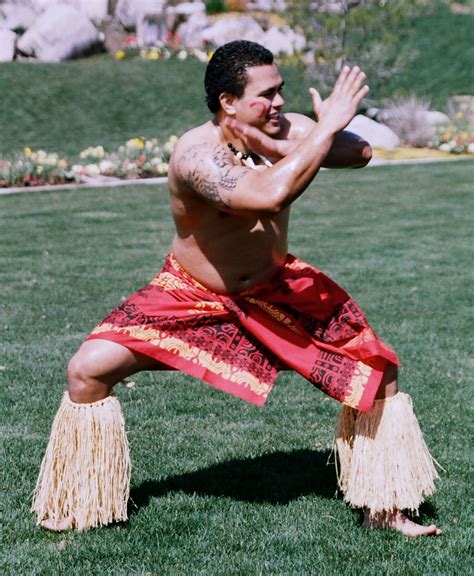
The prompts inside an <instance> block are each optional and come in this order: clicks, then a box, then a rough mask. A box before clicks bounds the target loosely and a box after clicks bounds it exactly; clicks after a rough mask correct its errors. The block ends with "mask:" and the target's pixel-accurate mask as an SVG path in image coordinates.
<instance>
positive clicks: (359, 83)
mask: <svg viewBox="0 0 474 576" xmlns="http://www.w3.org/2000/svg"><path fill="white" fill-rule="evenodd" d="M365 79H366V75H365V74H364V72H362V70H361V69H360V68H359V67H358V66H354V67H353V68H349V66H344V68H343V69H342V70H341V73H340V74H339V77H338V79H337V80H336V83H335V85H334V88H333V91H332V92H331V94H330V95H329V97H328V98H326V99H325V100H323V99H322V98H321V96H320V95H319V93H318V91H317V90H315V89H314V88H310V89H309V92H310V94H311V97H312V99H313V110H314V113H315V114H316V116H317V118H318V124H319V125H320V127H321V128H326V129H328V130H329V131H331V132H338V131H339V130H342V129H343V128H345V127H346V126H347V125H348V124H349V122H350V121H351V120H352V118H353V117H354V116H355V114H356V113H357V109H358V107H359V104H360V103H361V101H362V99H363V98H364V97H365V96H366V95H367V94H368V92H369V87H368V86H367V85H366V84H364V81H365Z"/></svg>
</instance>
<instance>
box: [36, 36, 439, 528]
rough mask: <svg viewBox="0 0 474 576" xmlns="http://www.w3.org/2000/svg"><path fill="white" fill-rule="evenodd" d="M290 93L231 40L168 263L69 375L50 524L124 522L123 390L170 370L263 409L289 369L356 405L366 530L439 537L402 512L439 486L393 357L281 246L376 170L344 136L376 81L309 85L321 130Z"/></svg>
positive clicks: (343, 446) (263, 59) (173, 189)
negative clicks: (333, 171)
mask: <svg viewBox="0 0 474 576" xmlns="http://www.w3.org/2000/svg"><path fill="white" fill-rule="evenodd" d="M282 88H283V79H282V77H281V75H280V72H279V70H278V67H277V66H276V65H275V63H274V61H273V56H272V54H271V52H269V51H268V50H266V49H265V48H263V47H262V46H260V45H258V44H255V43H252V42H246V41H237V42H231V43H229V44H226V45H224V46H222V47H221V48H219V49H218V50H217V51H216V52H215V54H214V56H213V57H212V59H211V60H210V62H209V64H208V67H207V70H206V76H205V89H206V99H207V104H208V107H209V109H210V111H211V113H212V114H213V115H214V116H213V118H212V119H211V120H209V121H208V122H206V123H204V124H203V125H201V126H198V127H196V128H194V129H192V130H190V131H189V132H187V133H186V134H184V135H183V136H182V137H181V139H180V140H179V142H178V143H177V145H176V149H175V151H174V153H173V156H172V159H171V163H170V170H169V190H170V200H171V211H172V214H173V217H174V220H175V224H176V236H175V238H174V241H173V244H172V247H171V251H170V253H169V255H168V257H167V259H166V261H165V264H164V267H163V269H162V270H161V271H160V272H159V273H158V274H157V275H156V277H155V278H154V279H153V280H151V282H150V283H149V284H147V285H146V286H145V287H143V288H142V289H140V290H139V291H138V292H136V293H135V294H133V295H132V296H130V297H129V298H128V299H127V300H126V301H125V302H123V303H122V304H121V305H120V306H119V307H118V308H117V309H115V310H114V311H113V312H111V313H110V314H109V315H108V316H107V317H106V318H105V319H104V320H103V321H102V322H100V323H99V324H98V326H96V328H94V329H93V331H92V333H91V334H90V335H89V337H88V338H87V339H86V341H85V342H84V343H83V344H82V346H81V347H80V349H79V351H78V352H77V353H76V354H75V356H74V357H73V358H72V360H71V361H70V363H69V366H68V391H67V392H66V394H65V397H64V399H63V403H62V405H61V407H60V410H59V412H58V414H57V416H56V419H55V421H54V423H53V429H52V432H51V438H50V442H49V445H48V448H47V452H46V455H45V457H44V460H43V464H42V466H41V471H40V476H39V479H38V483H37V486H36V490H35V495H34V500H33V510H34V511H35V512H36V514H37V516H38V522H39V524H40V525H41V526H43V527H45V528H48V529H51V530H66V529H70V528H76V529H78V530H85V529H88V528H92V527H96V526H100V525H105V524H109V523H111V522H116V521H122V520H125V519H126V517H127V510H126V509H127V500H128V496H129V482H130V460H129V455H128V445H127V439H126V435H125V430H124V423H123V417H122V413H121V410H120V406H119V404H118V400H117V399H116V398H115V397H114V396H112V395H111V394H112V388H113V386H114V385H115V384H117V383H118V382H119V381H121V380H123V379H124V378H126V377H127V376H129V375H131V374H133V373H135V372H138V371H141V370H149V369H159V368H170V367H171V368H174V369H178V370H181V371H183V372H186V373H188V374H191V375H193V376H196V377H198V378H201V379H202V380H204V381H206V382H208V383H209V384H211V385H212V386H215V387H217V388H219V389H221V390H224V391H226V392H229V393H231V394H234V395H235V396H238V397H240V398H243V399H244V400H247V401H249V402H252V403H254V404H256V405H260V406H261V405H263V403H264V402H265V399H266V398H267V396H268V394H269V392H270V390H271V387H272V385H273V383H274V381H275V379H276V377H277V374H278V372H279V371H280V370H281V369H292V370H295V371H297V372H298V373H300V374H301V375H303V376H304V377H305V378H306V379H308V380H309V381H310V382H312V383H313V384H314V385H315V386H317V387H318V388H320V389H321V390H322V391H323V392H325V393H327V394H329V395H330V396H331V397H333V398H335V399H336V400H338V401H339V402H341V403H342V404H343V405H344V406H343V408H342V412H341V417H340V420H339V423H338V426H337V431H336V440H335V445H336V449H337V452H338V455H339V461H340V468H339V482H340V487H341V489H342V491H343V493H344V495H345V500H346V501H347V502H348V504H350V505H351V506H353V507H356V508H361V509H363V510H364V511H365V521H364V523H365V525H366V526H369V527H374V528H390V529H395V530H398V531H400V532H401V533H403V534H405V535H409V536H416V535H429V534H439V533H440V530H439V529H438V528H437V527H436V526H434V525H431V526H421V525H419V524H417V523H415V522H413V521H412V520H409V519H408V517H407V516H406V511H412V512H415V513H416V512H417V510H418V508H419V506H420V504H421V502H422V501H423V498H424V497H425V496H426V495H430V494H432V493H433V491H434V480H435V478H436V477H437V473H436V470H435V468H434V466H433V461H432V458H431V456H430V454H429V451H428V449H427V447H426V445H425V443H424V440H423V436H422V434H421V431H420V428H419V426H418V422H417V420H416V417H415V415H414V413H413V410H412V405H411V400H410V398H409V396H408V395H407V394H405V393H402V392H398V388H397V365H398V359H397V356H396V354H395V352H394V351H393V350H392V349H391V348H390V347H389V346H387V345H386V344H385V343H384V342H382V341H381V340H380V339H379V338H378V337H377V336H376V335H375V333H374V331H373V330H372V328H371V327H370V326H369V324H368V322H367V320H366V318H365V316H364V314H363V312H362V310H361V309H360V307H359V306H358V305H357V303H356V302H355V301H354V300H353V299H352V298H351V297H350V296H349V295H348V294H347V293H346V292H345V291H344V290H343V289H342V288H341V287H339V286H338V285H337V284H336V283H335V282H333V281H332V280H331V279H329V278H328V277H327V276H325V275H324V274H323V273H322V272H320V271H319V270H317V269H316V268H314V267H313V266H311V265H310V264H308V263H306V262H304V261H302V260H300V259H299V258H297V257H296V256H293V255H291V254H289V253H288V248H287V242H288V240H287V236H288V224H289V215H290V208H291V205H292V203H293V202H294V201H296V200H297V199H298V197H299V196H300V195H301V194H303V193H304V192H305V190H306V189H307V188H308V186H309V184H310V183H311V182H312V181H313V180H314V178H315V177H316V176H317V174H318V171H319V169H320V168H321V167H322V166H327V167H362V166H364V165H365V164H367V162H368V161H369V160H370V157H371V150H370V146H369V145H368V144H367V142H364V141H363V140H362V139H360V138H358V137H357V136H355V135H353V134H350V133H347V132H344V131H343V130H344V128H345V127H346V126H347V124H348V123H349V122H350V120H351V119H352V118H353V116H354V115H355V114H356V111H357V108H358V105H359V104H360V102H361V100H362V99H363V98H364V96H365V95H366V94H367V93H368V87H367V86H366V85H365V75H364V73H363V72H362V71H361V70H360V69H359V68H358V67H353V68H349V67H344V68H343V70H342V72H341V74H340V76H339V78H338V80H337V82H336V84H335V86H334V89H333V91H332V93H331V94H330V96H329V97H328V98H327V99H325V100H323V99H322V98H321V97H320V95H319V94H318V92H317V91H316V90H315V89H311V90H310V97H311V100H312V105H313V109H314V113H315V116H316V118H317V122H315V121H313V120H311V119H310V118H308V117H306V116H302V115H299V114H291V113H286V114H284V113H283V112H282V108H283V104H284V98H283V95H282ZM308 193H314V191H313V192H311V191H310V192H308ZM315 201H317V199H316V198H315ZM315 481H316V479H315Z"/></svg>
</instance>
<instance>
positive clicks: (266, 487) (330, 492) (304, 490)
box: [130, 450, 337, 514]
mask: <svg viewBox="0 0 474 576" xmlns="http://www.w3.org/2000/svg"><path fill="white" fill-rule="evenodd" d="M330 455H331V451H330V450H320V451H319V450H316V451H315V450H295V451H293V452H274V453H271V454H264V455H262V456H257V457H256V458H245V459H236V460H229V461H228V462H222V463H219V464H213V465H212V466H208V467H206V468H203V469H202V470H197V471H195V472H187V473H185V474H178V475H176V476H171V477H169V478H166V479H164V480H146V481H145V482H143V483H142V484H141V485H140V486H138V487H136V488H134V489H132V491H131V494H130V498H131V502H132V504H131V507H130V513H131V514H133V513H134V512H135V513H136V512H137V511H138V510H139V509H140V508H142V507H144V506H147V505H148V504H149V501H150V499H151V498H158V497H160V496H164V495H165V494H168V493H169V492H184V493H186V494H198V495H203V496H216V497H222V496H224V497H228V498H233V499H235V500H242V501H244V502H256V503H259V502H260V503H264V502H266V503H270V504H287V503H288V502H290V501H291V500H295V499H296V498H299V497H300V496H306V495H309V494H315V495H317V496H322V497H324V498H334V497H335V494H336V490H337V481H336V470H335V466H334V462H333V459H332V457H331V462H330V463H329V465H328V459H329V457H330Z"/></svg>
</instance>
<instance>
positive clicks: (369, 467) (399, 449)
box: [336, 392, 438, 517]
mask: <svg viewBox="0 0 474 576" xmlns="http://www.w3.org/2000/svg"><path fill="white" fill-rule="evenodd" d="M336 451H337V452H338V455H339V463H340V471H339V473H338V479H339V485H340V488H341V490H342V492H343V493H344V500H345V501H346V502H347V503H348V504H350V505H351V506H352V507H354V508H365V509H367V510H368V512H369V514H370V516H371V517H377V516H379V515H381V514H386V513H392V512H395V511H397V510H409V511H411V512H413V513H415V514H416V513H418V508H419V506H420V504H421V503H422V501H423V499H424V497H425V496H429V495H431V494H433V493H434V491H435V485H434V480H435V479H436V478H438V474H437V472H436V469H435V467H434V461H433V458H432V457H431V455H430V453H429V450H428V448H427V446H426V444H425V441H424V439H423V435H422V432H421V430H420V426H419V424H418V420H417V418H416V416H415V414H414V412H413V408H412V402H411V398H410V396H409V395H408V394H405V393H402V392H398V394H396V395H395V396H393V397H390V398H386V399H383V400H376V401H375V403H374V407H373V408H372V410H371V411H370V412H369V413H363V412H355V411H354V410H352V409H350V408H346V407H344V408H343V409H342V412H341V416H340V420H339V423H338V427H337V431H336Z"/></svg>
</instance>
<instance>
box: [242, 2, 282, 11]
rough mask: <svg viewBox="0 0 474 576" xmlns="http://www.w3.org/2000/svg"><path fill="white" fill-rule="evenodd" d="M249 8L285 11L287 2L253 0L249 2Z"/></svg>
mask: <svg viewBox="0 0 474 576" xmlns="http://www.w3.org/2000/svg"><path fill="white" fill-rule="evenodd" d="M247 8H248V9H249V10H256V11H258V12H284V11H285V9H286V2H285V0H253V2H248V3H247Z"/></svg>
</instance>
